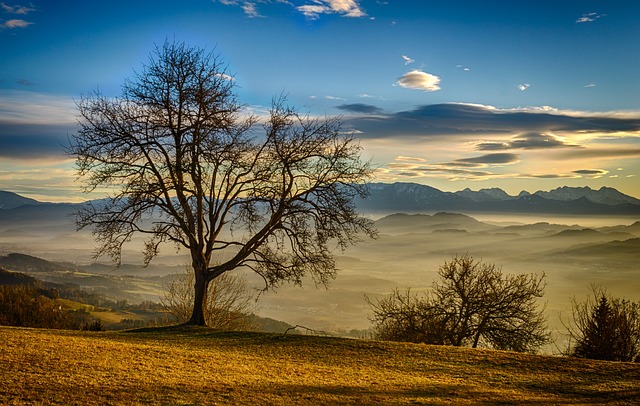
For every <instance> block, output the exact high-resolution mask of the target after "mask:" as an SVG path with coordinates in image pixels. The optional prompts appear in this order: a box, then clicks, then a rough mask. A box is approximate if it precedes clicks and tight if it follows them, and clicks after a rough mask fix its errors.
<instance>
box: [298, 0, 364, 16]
mask: <svg viewBox="0 0 640 406" xmlns="http://www.w3.org/2000/svg"><path fill="white" fill-rule="evenodd" d="M312 1H313V4H305V5H302V6H297V7H296V9H297V10H298V11H299V12H301V13H302V14H303V15H304V16H305V17H307V18H308V19H310V20H315V19H318V18H320V16H321V15H322V14H339V15H342V16H343V17H353V18H358V17H365V16H366V15H367V14H366V13H365V12H364V10H362V8H361V7H360V5H359V4H358V2H357V1H356V0H312Z"/></svg>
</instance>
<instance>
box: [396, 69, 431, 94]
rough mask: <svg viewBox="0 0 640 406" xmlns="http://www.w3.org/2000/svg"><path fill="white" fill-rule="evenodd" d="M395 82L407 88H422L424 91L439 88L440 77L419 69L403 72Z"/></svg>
mask: <svg viewBox="0 0 640 406" xmlns="http://www.w3.org/2000/svg"><path fill="white" fill-rule="evenodd" d="M396 84H397V85H398V86H401V87H404V88H407V89H415V90H423V91H425V92H435V91H436V90H440V86H439V84H440V78H439V77H438V76H436V75H432V74H431V73H427V72H423V71H421V70H419V69H414V70H412V71H411V72H407V73H405V74H404V75H402V77H400V78H399V79H398V81H397V82H396Z"/></svg>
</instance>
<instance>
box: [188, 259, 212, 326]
mask: <svg viewBox="0 0 640 406" xmlns="http://www.w3.org/2000/svg"><path fill="white" fill-rule="evenodd" d="M194 272H195V280H196V281H195V285H194V289H195V294H194V295H193V312H192V313H191V319H189V321H188V322H187V323H185V324H188V325H192V326H206V325H207V321H206V319H205V313H206V309H207V289H208V287H209V281H208V280H207V278H206V277H205V272H206V271H205V270H202V269H194Z"/></svg>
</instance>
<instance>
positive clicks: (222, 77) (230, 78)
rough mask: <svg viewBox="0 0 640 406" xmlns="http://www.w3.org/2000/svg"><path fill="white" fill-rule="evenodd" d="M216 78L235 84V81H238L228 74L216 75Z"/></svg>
mask: <svg viewBox="0 0 640 406" xmlns="http://www.w3.org/2000/svg"><path fill="white" fill-rule="evenodd" d="M215 76H217V77H219V78H221V79H224V80H228V81H230V82H233V81H234V80H236V78H234V77H233V76H231V75H227V74H226V73H216V74H215Z"/></svg>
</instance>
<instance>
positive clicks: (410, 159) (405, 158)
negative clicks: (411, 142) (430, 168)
mask: <svg viewBox="0 0 640 406" xmlns="http://www.w3.org/2000/svg"><path fill="white" fill-rule="evenodd" d="M395 160H396V161H400V162H420V163H422V162H427V160H426V159H424V158H418V157H414V156H404V155H398V156H397V157H396V158H395Z"/></svg>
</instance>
